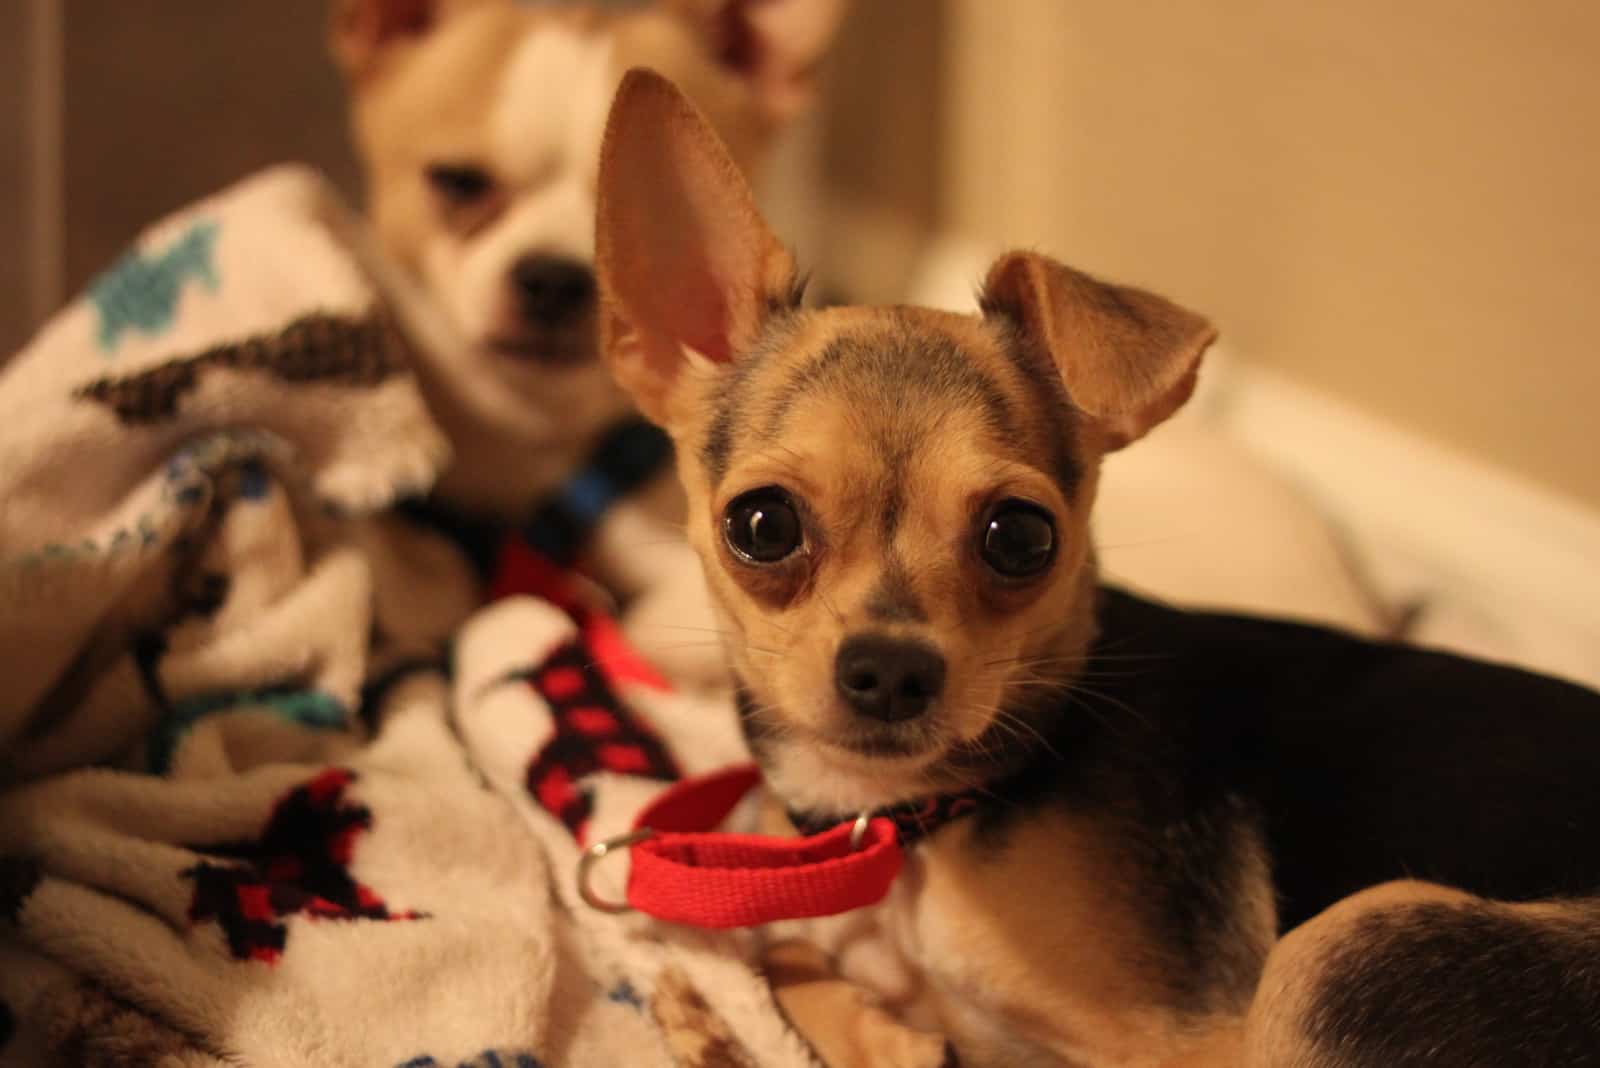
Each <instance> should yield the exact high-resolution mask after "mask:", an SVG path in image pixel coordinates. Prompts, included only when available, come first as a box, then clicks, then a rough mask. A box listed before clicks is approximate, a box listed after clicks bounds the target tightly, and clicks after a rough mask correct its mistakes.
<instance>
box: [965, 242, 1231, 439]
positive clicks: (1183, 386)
mask: <svg viewBox="0 0 1600 1068" xmlns="http://www.w3.org/2000/svg"><path fill="white" fill-rule="evenodd" d="M981 304H982V308H983V313H984V316H985V318H991V319H992V318H1003V319H1006V320H1009V321H1010V322H1011V323H1013V324H1014V325H1015V326H1016V327H1017V328H1018V329H1019V330H1020V331H1021V332H1022V334H1023V337H1024V339H1025V341H1026V342H1028V343H1031V344H1034V345H1036V346H1038V347H1039V348H1040V349H1042V350H1043V351H1044V352H1045V353H1046V354H1047V355H1048V356H1049V358H1050V359H1051V360H1052V361H1053V362H1054V363H1055V365H1056V368H1057V370H1058V371H1059V372H1060V374H1061V378H1062V380H1063V381H1064V382H1065V383H1066V387H1067V394H1068V396H1070V397H1071V398H1072V401H1073V403H1074V404H1076V405H1077V406H1078V408H1079V409H1081V410H1082V411H1083V412H1084V413H1085V414H1086V415H1088V416H1089V418H1090V420H1091V425H1092V427H1093V428H1094V430H1095V431H1096V432H1097V433H1098V434H1099V436H1100V447H1101V449H1102V450H1103V451H1105V452H1110V451H1112V450H1114V449H1120V448H1122V446H1124V445H1127V444H1128V443H1129V442H1132V441H1135V440H1137V439H1138V438H1140V437H1142V436H1143V435H1144V434H1145V433H1146V432H1147V431H1149V430H1150V429H1151V428H1152V427H1154V426H1155V425H1156V424H1158V423H1160V422H1161V421H1162V420H1164V419H1166V418H1167V417H1168V416H1170V415H1172V414H1173V413H1174V412H1176V411H1177V410H1178V409H1179V408H1181V407H1182V406H1183V403H1184V401H1186V400H1188V399H1189V395H1190V394H1191V393H1193V392H1194V386H1195V378H1196V376H1197V374H1198V372H1199V369H1200V357H1201V356H1202V355H1204V353H1205V351H1206V349H1207V348H1208V347H1209V346H1210V345H1211V343H1212V342H1213V341H1215V340H1216V337H1217V331H1216V328H1215V327H1213V326H1212V325H1211V324H1210V323H1209V322H1207V321H1206V320H1205V319H1204V318H1202V317H1201V316H1199V315H1197V314H1195V313H1194V312H1191V311H1188V310H1187V309H1184V308H1180V307H1179V306H1178V305H1176V304H1174V303H1172V302H1171V301H1169V300H1167V299H1166V298H1164V297H1158V296H1156V295H1155V294H1154V293H1147V292H1145V291H1144V290H1142V289H1134V288H1132V287H1130V286H1119V285H1112V284H1110V283H1108V282H1102V281H1100V280H1099V279H1097V278H1092V277H1090V276H1089V275H1087V274H1084V273H1083V272H1081V271H1075V270H1073V269H1072V268H1071V267H1066V266H1064V265H1062V264H1060V263H1057V262H1055V261H1054V260H1052V259H1050V258H1049V257H1047V256H1040V255H1038V254H1036V253H1032V252H1012V253H1008V254H1006V255H1004V256H1002V257H1000V259H998V260H996V261H995V263H994V266H992V267H990V268H989V276H988V278H987V279H986V280H985V281H984V284H983V294H982V298H981Z"/></svg>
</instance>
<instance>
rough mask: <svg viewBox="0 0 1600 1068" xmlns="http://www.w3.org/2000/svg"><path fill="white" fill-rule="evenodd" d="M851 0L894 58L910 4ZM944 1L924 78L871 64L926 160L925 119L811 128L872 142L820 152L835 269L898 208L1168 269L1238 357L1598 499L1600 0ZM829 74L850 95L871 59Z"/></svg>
mask: <svg viewBox="0 0 1600 1068" xmlns="http://www.w3.org/2000/svg"><path fill="white" fill-rule="evenodd" d="M866 3H867V6H868V7H870V8H871V10H870V11H869V12H865V13H864V15H865V17H863V18H858V20H857V26H856V27H855V32H857V33H858V34H864V35H868V36H875V37H876V40H875V42H874V46H873V47H872V48H870V49H865V50H864V51H867V52H869V53H870V54H875V55H877V56H880V57H885V58H883V59H882V67H883V68H889V67H893V66H895V65H897V64H899V63H900V62H901V60H900V59H899V58H898V57H896V56H895V49H896V46H897V40H899V39H900V37H901V35H902V34H903V32H904V31H903V29H900V28H899V27H904V26H906V25H907V24H908V23H911V22H914V21H915V20H916V19H917V18H918V17H919V12H923V11H925V10H926V9H927V7H928V6H929V5H927V4H926V3H924V2H923V0H866ZM942 9H943V18H942V23H943V26H942V35H941V49H942V54H941V59H940V64H939V67H940V69H941V70H942V77H941V78H940V79H938V80H937V84H928V85H924V86H922V91H921V92H920V93H919V92H917V91H908V90H907V86H906V84H904V83H903V82H896V81H895V80H894V79H893V78H889V77H882V75H884V74H887V71H886V70H883V69H880V72H879V73H880V79H881V81H882V83H883V84H885V85H886V86H888V85H893V88H892V90H891V91H892V92H893V93H895V94H896V95H895V97H894V99H896V100H898V101H900V102H901V110H900V118H901V119H902V120H903V121H904V124H905V126H906V127H907V128H909V129H912V130H916V129H919V128H920V124H921V123H923V122H924V121H925V117H926V114H927V113H928V110H929V109H930V108H938V109H942V115H943V119H942V122H941V124H940V131H939V135H938V137H937V138H936V142H937V143H936V144H934V145H933V146H932V154H931V155H930V156H928V157H926V158H923V159H914V158H911V157H909V156H907V155H905V154H904V153H900V152H898V150H899V149H900V148H901V146H903V145H907V144H909V145H911V146H914V147H916V148H918V149H920V148H922V147H923V139H922V138H920V137H916V136H913V137H911V138H909V139H906V138H902V137H901V136H899V135H898V134H897V133H896V129H897V126H896V123H895V122H894V121H892V117H889V118H890V121H888V122H886V123H884V124H883V125H879V126H875V127H874V128H870V129H863V128H860V127H859V126H846V127H844V128H843V129H844V131H846V132H853V133H854V134H855V140H854V142H853V143H852V144H850V145H846V146H838V145H835V146H834V147H833V151H834V152H835V153H836V154H839V155H843V156H845V157H846V158H849V157H853V156H860V157H876V158H878V159H880V160H881V168H882V172H881V173H880V174H879V175H878V177H877V180H876V182H875V183H869V182H865V181H862V180H860V179H859V178H857V177H856V176H855V175H854V174H853V173H851V172H850V171H836V172H835V173H836V174H837V175H838V180H839V181H841V182H843V183H844V188H843V189H842V190H841V194H842V195H841V197H840V200H841V202H843V203H846V204H847V205H848V211H847V216H846V218H845V219H844V221H843V222H842V223H841V224H838V228H839V229H841V230H842V231H844V232H843V233H837V234H835V235H834V240H833V241H832V243H831V246H830V247H832V248H833V249H834V250H835V252H836V257H835V258H836V259H840V260H843V261H845V262H843V263H841V264H840V270H841V271H842V272H843V273H844V274H845V275H846V276H848V277H849V278H851V280H852V281H853V282H854V283H855V288H858V289H864V290H871V289H873V288H875V286H876V285H877V284H878V283H879V282H880V281H881V280H887V281H888V283H889V284H890V285H891V286H892V284H894V283H895V282H896V281H898V279H899V277H900V273H901V272H903V270H904V267H905V264H904V254H905V250H906V249H907V248H910V247H913V246H912V245H910V244H909V243H906V242H902V243H900V244H899V246H897V247H894V248H890V249H888V250H884V249H880V248H878V247H877V245H875V244H874V243H873V241H872V240H864V241H863V240H857V241H856V242H855V244H854V247H853V248H852V243H851V241H850V238H851V236H852V235H851V234H850V233H849V231H850V230H851V229H852V228H854V229H857V230H862V231H867V230H871V231H872V232H873V237H874V238H875V239H876V240H877V241H878V242H879V244H881V243H882V240H883V239H882V233H888V234H890V235H893V234H896V233H902V234H903V233H904V232H905V230H904V224H903V221H902V222H894V223H891V224H889V225H887V228H886V229H885V230H883V231H881V232H880V231H879V230H878V229H877V228H875V227H873V225H872V220H873V219H874V218H875V209H878V208H881V210H882V211H883V212H884V213H885V214H886V216H887V217H889V218H891V219H894V218H896V217H898V216H900V215H903V214H905V213H906V212H907V211H908V206H909V213H910V215H911V216H912V217H913V218H916V219H927V218H929V217H930V216H931V218H932V221H933V222H934V223H935V224H936V225H939V226H943V227H948V228H952V229H954V230H956V231H959V232H963V233H966V234H970V235H972V236H974V237H978V238H983V239H987V240H994V241H1000V242H1005V243H1016V244H1025V245H1033V246H1037V247H1041V248H1043V249H1046V250H1048V251H1051V252H1053V253H1055V254H1057V255H1059V256H1061V257H1062V258H1064V259H1067V260H1069V261H1070V262H1072V263H1074V264H1077V265H1080V266H1083V267H1086V268H1088V269H1091V270H1096V271H1100V272H1103V273H1106V274H1108V275H1111V276H1114V277H1120V278H1124V279H1127V280H1137V281H1140V282H1143V283H1145V284H1148V285H1150V286H1151V287H1152V288H1158V289H1160V290H1163V291H1165V292H1167V293H1169V294H1171V295H1173V296H1175V297H1177V298H1179V299H1181V300H1184V301H1186V302H1188V303H1190V304H1192V305H1193V306H1194V307H1196V308H1199V309H1202V310H1204V311H1206V312H1207V313H1208V314H1210V315H1212V316H1213V317H1214V318H1215V319H1216V320H1217V321H1218V322H1219V324H1220V325H1221V326H1222V328H1223V334H1224V337H1225V338H1226V340H1227V342H1228V347H1229V349H1230V350H1231V351H1232V352H1233V353H1234V354H1236V355H1237V356H1239V357H1241V358H1243V359H1245V360H1247V361H1258V362H1260V363H1262V364H1266V365H1269V366H1271V367H1273V368H1276V369H1279V370H1282V371H1284V372H1287V373H1289V374H1291V375H1293V376H1294V377H1295V378H1297V379H1299V380H1301V381H1303V382H1305V383H1308V384H1311V385H1314V386H1318V387H1322V388H1325V389H1327V390H1329V391H1331V392H1333V393H1334V394H1336V395H1337V396H1339V397H1341V398H1343V399H1346V400H1349V401H1353V402H1355V403H1357V404H1358V405H1360V406H1362V407H1364V408H1366V409H1368V410H1370V411H1372V412H1374V413H1376V414H1379V415H1381V416H1383V417H1386V418H1388V419H1390V420H1392V421H1395V422H1398V423H1401V424H1405V425H1409V426H1410V427H1412V428H1414V429H1417V430H1420V431H1423V432H1425V433H1426V434H1429V435H1431V436H1433V437H1436V438H1438V439H1440V440H1442V441H1444V442H1446V443H1448V444H1450V445H1452V446H1455V447H1457V448H1460V449H1463V450H1466V451H1469V452H1472V453H1475V454H1477V455H1479V456H1481V457H1483V458H1486V459H1489V460H1491V461H1493V462H1495V463H1498V464H1500V465H1503V466H1506V467H1510V468H1513V469H1516V470H1518V471H1521V472H1523V473H1525V474H1528V475H1531V476H1532V477H1534V478H1535V479H1537V480H1539V481H1540V482H1542V483H1544V484H1545V485H1547V486H1551V487H1554V488H1557V489H1560V490H1562V491H1565V492H1567V493H1569V494H1573V495H1576V496H1577V497H1578V498H1580V499H1582V500H1584V501H1586V502H1587V503H1588V504H1590V505H1591V506H1596V507H1600V462H1597V461H1600V445H1597V441H1600V436H1597V433H1596V429H1595V427H1596V424H1597V422H1600V420H1597V411H1596V405H1597V401H1600V359H1597V358H1596V355H1597V354H1596V339H1597V338H1600V299H1597V297H1600V294H1597V293H1596V288H1597V287H1600V59H1597V56H1600V4H1596V3H1594V2H1592V0H1524V2H1519V3H1508V2H1505V0H1405V2H1404V3H1393V2H1390V0H1344V2H1342V3H1337V4H1306V3H1283V2H1281V0H1207V2H1205V3H1176V4H1174V3H1159V2H1150V0H1128V2H1122V3H1110V4H1107V3H1096V2H1090V0H1000V2H996V0H947V2H946V3H944V4H943V5H942ZM909 69H910V71H911V72H912V74H913V75H914V74H915V72H916V71H917V70H919V69H921V65H912V66H911V67H910V68H909ZM839 75H840V78H839V81H840V86H839V89H840V90H841V92H839V94H838V97H837V99H836V100H835V101H834V104H833V106H834V108H835V109H836V110H837V111H839V112H841V113H845V114H848V113H849V112H850V111H852V110H853V109H855V108H856V107H857V106H858V103H857V100H856V95H857V94H859V93H860V92H861V91H862V84H861V83H862V82H864V81H870V80H871V76H870V75H869V74H867V73H865V72H863V71H861V70H852V71H848V72H846V71H840V72H839ZM911 80H912V81H913V82H914V81H915V78H914V77H913V78H912V79H911ZM884 118H885V117H883V116H879V119H880V120H882V119H884ZM857 169H859V165H858V168H857ZM884 174H892V175H893V179H892V181H887V182H886V181H885V180H884V178H883V175H884ZM930 190H931V200H932V202H933V204H934V207H932V208H931V209H929V208H927V207H926V205H927V204H928V202H929V200H930ZM863 246H864V247H866V248H867V250H868V251H869V252H878V253H880V254H879V255H876V256H866V257H862V256H861V255H860V254H859V250H860V248H862V247H863ZM896 252H898V253H900V258H899V259H896V258H895V255H894V253H896ZM875 295H876V296H880V297H881V296H885V295H886V294H884V293H878V294H875ZM1375 474H1376V473H1375ZM1421 489H1423V488H1421V487H1419V490H1421Z"/></svg>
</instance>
